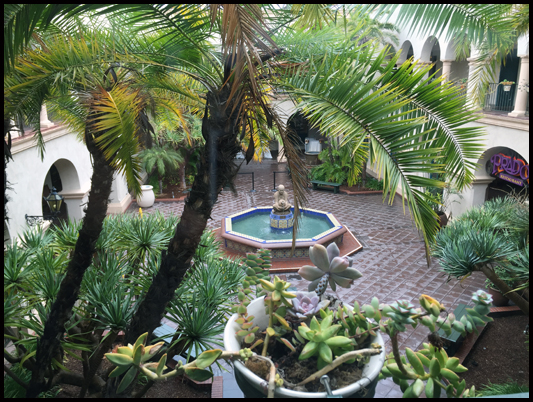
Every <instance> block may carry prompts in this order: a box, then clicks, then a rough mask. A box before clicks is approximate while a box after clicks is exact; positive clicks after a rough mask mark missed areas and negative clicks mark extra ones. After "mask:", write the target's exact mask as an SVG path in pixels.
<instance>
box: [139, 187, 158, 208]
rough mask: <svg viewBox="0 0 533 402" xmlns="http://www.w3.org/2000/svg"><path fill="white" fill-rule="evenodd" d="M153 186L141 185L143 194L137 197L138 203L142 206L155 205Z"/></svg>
mask: <svg viewBox="0 0 533 402" xmlns="http://www.w3.org/2000/svg"><path fill="white" fill-rule="evenodd" d="M153 188H154V187H153V186H148V185H145V186H141V194H140V195H139V196H138V197H137V205H139V206H140V207H141V208H149V207H151V206H152V205H154V201H155V194H154V190H153Z"/></svg>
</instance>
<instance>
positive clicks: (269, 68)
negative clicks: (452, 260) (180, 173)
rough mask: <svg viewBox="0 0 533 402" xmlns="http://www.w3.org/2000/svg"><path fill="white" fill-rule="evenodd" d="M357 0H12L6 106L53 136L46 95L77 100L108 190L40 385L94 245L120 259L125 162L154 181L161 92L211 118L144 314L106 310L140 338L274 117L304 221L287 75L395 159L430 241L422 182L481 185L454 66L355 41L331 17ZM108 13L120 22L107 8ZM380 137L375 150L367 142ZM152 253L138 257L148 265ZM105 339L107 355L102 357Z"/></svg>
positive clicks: (64, 297) (354, 151) (346, 133)
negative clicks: (284, 108)
mask: <svg viewBox="0 0 533 402" xmlns="http://www.w3.org/2000/svg"><path fill="white" fill-rule="evenodd" d="M346 11H347V9H345V8H344V7H342V6H340V7H338V6H336V7H334V8H330V7H329V6H327V5H295V6H294V7H282V8H279V7H274V6H272V5H262V6H260V5H256V4H246V5H239V4H224V5H221V4H217V5H209V6H204V5H197V4H166V5H160V4H135V5H44V6H39V7H37V6H35V7H33V5H13V6H8V7H6V8H5V9H4V16H5V18H4V33H5V35H4V44H5V46H4V48H5V53H4V54H5V58H4V65H5V66H7V68H5V71H7V72H9V75H6V76H5V80H4V81H5V91H4V93H5V97H6V102H5V105H7V106H5V109H4V115H5V116H6V115H8V116H21V117H24V118H26V119H27V121H29V122H31V123H32V124H33V126H34V128H35V130H36V138H37V140H38V141H40V146H41V149H44V143H43V141H42V135H41V132H40V127H39V112H40V108H41V105H42V104H43V102H46V103H47V104H48V103H49V104H50V105H51V107H56V111H60V110H64V111H65V113H64V114H63V116H62V117H63V118H64V119H65V120H66V121H67V122H68V123H69V124H71V126H72V127H77V129H78V131H79V132H80V133H83V135H82V137H83V139H84V140H85V141H86V143H87V146H88V149H89V151H90V152H91V154H92V155H93V159H94V172H93V178H92V183H93V186H94V187H93V189H92V190H91V193H90V196H89V204H88V206H87V215H86V219H85V220H84V222H83V226H82V229H81V230H80V232H79V233H80V236H79V238H78V240H77V241H76V246H75V249H74V254H73V258H72V259H71V260H70V262H69V263H68V267H67V268H66V269H64V271H66V275H65V279H64V280H63V282H62V283H61V286H60V289H59V291H58V293H57V294H58V296H57V303H54V304H53V307H52V308H51V310H50V313H49V317H50V318H49V319H48V320H47V321H46V320H45V319H44V317H46V313H47V311H45V310H43V311H41V313H42V314H41V315H42V317H43V320H42V321H41V322H42V323H44V322H45V321H46V325H45V329H44V333H43V335H42V336H41V338H40V340H39V345H38V348H37V353H36V358H37V362H38V364H36V365H35V369H34V372H33V377H32V383H31V384H32V385H31V387H30V391H29V392H28V396H36V395H37V394H38V393H39V392H40V391H41V390H43V389H44V388H45V384H46V380H45V377H47V378H50V377H51V374H52V373H51V372H50V371H49V370H50V369H49V365H50V362H51V361H55V362H57V363H59V360H60V359H58V358H57V357H58V354H59V353H60V350H59V349H58V343H57V341H56V340H57V339H58V338H60V335H61V334H62V333H63V332H64V327H65V325H66V326H67V327H69V328H70V325H74V324H72V323H70V322H68V323H67V321H68V319H69V317H70V316H71V315H70V311H71V309H72V308H73V306H74V303H75V302H76V300H77V299H78V298H79V297H78V296H79V295H78V293H77V289H80V284H81V282H82V278H83V277H84V273H85V271H86V270H87V269H88V268H89V266H90V264H91V261H92V259H93V257H92V256H93V254H94V253H95V251H97V250H101V251H104V253H102V252H101V253H100V254H96V258H95V262H94V263H96V264H98V262H99V261H100V259H102V260H106V261H107V257H106V256H105V255H106V253H105V252H107V250H108V249H110V248H111V249H112V242H109V241H106V240H105V238H104V240H100V239H101V238H102V236H99V235H100V234H101V233H102V234H110V233H113V232H114V228H113V227H109V225H108V224H105V223H104V217H105V212H106V209H107V199H108V196H109V193H110V189H111V182H112V177H113V174H114V172H115V171H120V172H123V173H124V174H125V176H126V178H127V180H128V183H129V185H130V187H131V188H132V189H133V190H136V191H138V189H139V183H138V180H137V179H138V178H139V175H140V160H139V159H138V156H136V155H138V152H139V151H140V150H141V148H142V146H141V143H142V141H141V138H146V137H147V133H148V132H149V131H150V130H151V125H150V123H149V121H148V117H147V116H148V114H146V113H144V112H145V111H147V110H148V109H151V108H152V105H154V104H157V105H161V106H160V107H162V108H165V109H166V110H168V111H169V112H171V113H173V114H174V115H175V116H176V118H177V119H178V120H179V119H181V117H180V115H182V114H183V110H187V111H188V112H190V113H196V114H197V115H198V116H199V117H201V118H202V128H201V134H202V137H203V139H204V140H205V144H204V146H203V147H202V148H201V151H200V154H199V157H198V163H197V172H196V177H195V180H194V183H193V186H192V189H191V192H190V195H189V197H188V198H187V201H186V204H185V208H184V212H183V214H182V216H181V219H180V221H179V222H178V223H177V225H176V227H175V231H174V234H173V235H172V236H171V237H170V241H169V243H168V246H167V248H166V251H165V252H163V253H162V254H161V257H160V258H159V257H158V256H157V255H156V256H155V257H154V256H153V255H151V254H149V255H147V256H146V258H147V261H152V262H153V264H152V265H150V264H149V266H151V267H154V269H153V270H152V271H153V272H152V275H149V276H147V277H150V278H151V283H150V286H149V288H148V289H147V290H146V291H145V292H143V293H142V294H141V293H139V294H138V295H135V297H137V296H138V297H139V298H138V299H136V303H138V304H136V308H135V309H133V316H132V317H131V320H129V318H130V316H129V315H128V316H127V317H126V316H125V315H124V314H126V313H128V314H129V313H130V312H129V311H127V312H126V311H123V310H122V309H120V308H119V307H120V306H119V305H118V304H119V300H120V299H121V298H124V297H131V300H133V299H134V295H133V294H130V293H127V296H126V294H125V293H124V292H123V291H121V292H122V293H120V292H118V291H117V292H118V293H116V295H115V296H114V298H112V300H113V303H117V305H116V308H113V309H109V311H108V312H107V313H105V314H107V316H108V317H113V318H114V319H116V323H115V326H116V328H118V327H119V326H123V325H124V323H125V322H128V320H129V324H128V325H127V328H126V339H125V341H126V342H128V343H132V344H133V343H135V341H136V340H137V339H139V337H140V336H141V334H143V333H145V332H147V331H148V332H150V333H151V332H152V331H153V330H154V329H155V328H157V327H158V326H159V325H160V321H161V319H162V317H163V316H164V314H165V311H166V310H165V309H166V306H167V305H168V303H169V302H170V300H171V299H172V297H173V296H174V293H175V291H176V289H177V288H178V287H179V285H180V284H181V283H182V282H183V280H184V278H185V277H186V273H187V271H188V270H189V269H190V268H191V263H192V261H194V256H195V254H196V252H197V249H198V248H199V245H201V244H202V236H203V233H204V229H205V227H206V224H207V220H208V218H209V217H210V216H211V212H212V209H213V206H214V203H215V202H216V200H217V197H218V193H219V191H221V189H222V188H223V186H224V185H225V184H227V183H231V182H232V181H233V179H234V177H235V175H236V173H237V170H238V166H237V165H235V164H234V162H233V160H234V157H235V155H236V154H237V153H238V152H239V151H240V150H242V149H243V148H242V144H243V143H244V144H245V147H246V151H245V156H246V160H247V161H250V160H251V159H252V158H253V157H254V155H256V154H257V152H256V144H258V143H260V141H259V142H258V138H260V137H261V135H262V134H261V133H262V132H265V131H266V128H267V127H269V128H270V127H274V129H275V131H276V132H277V133H279V136H280V138H281V142H282V144H283V146H284V152H285V156H286V157H287V161H288V166H289V169H290V171H291V178H292V181H293V188H294V199H295V218H296V220H295V231H294V232H295V233H296V230H297V228H298V222H299V220H298V217H299V211H300V206H302V205H304V204H305V202H306V188H307V186H306V184H307V172H306V170H305V166H304V165H303V162H302V161H301V160H300V159H299V157H298V153H297V150H296V148H295V147H294V141H293V140H292V138H291V135H290V133H288V132H287V130H286V127H285V124H284V122H283V121H282V120H281V119H280V118H279V116H278V115H277V113H276V111H275V110H274V109H273V108H272V106H271V104H270V98H269V96H270V94H273V93H274V91H273V89H274V88H280V89H281V90H283V91H285V92H286V93H288V94H289V95H290V96H291V97H292V99H293V100H294V101H295V104H296V108H297V110H298V111H301V112H302V113H303V114H304V115H305V116H306V117H307V118H308V119H309V120H310V121H311V123H312V124H313V125H314V126H316V127H318V128H319V129H320V130H321V131H322V132H323V133H326V135H327V136H329V137H331V138H336V140H337V141H339V144H340V146H341V147H342V146H346V144H350V149H351V155H352V157H353V158H356V160H357V158H360V159H361V160H363V153H366V152H368V155H369V158H370V163H372V164H375V165H376V168H377V169H378V171H381V172H382V175H383V181H384V189H385V191H384V197H387V196H388V195H389V196H390V197H389V200H390V201H392V197H393V195H394V193H395V191H396V189H397V188H401V191H402V193H403V195H404V197H405V200H406V201H407V204H408V207H409V209H410V211H411V215H412V216H413V219H414V221H415V224H416V225H417V227H418V228H420V229H421V232H422V233H423V235H424V239H425V240H426V244H427V245H429V244H430V243H431V242H432V240H433V239H434V237H435V234H436V231H437V224H436V219H435V213H434V212H433V211H432V210H431V209H430V208H429V207H428V205H427V203H426V197H425V195H424V191H423V189H424V188H425V187H428V186H432V187H443V186H444V183H443V182H441V181H439V180H435V179H429V178H426V177H425V175H428V174H434V173H442V172H444V171H446V172H447V173H448V176H447V179H449V180H454V181H456V182H457V183H458V186H459V188H464V187H465V186H466V185H468V184H469V183H470V182H471V181H472V179H473V163H472V162H470V161H471V160H477V159H478V157H479V153H480V151H481V146H480V144H479V142H478V136H479V135H480V133H481V132H480V130H479V129H478V128H465V127H464V126H463V125H464V124H465V123H469V122H472V121H473V120H474V119H475V118H474V116H473V115H472V113H471V112H470V111H469V110H467V109H466V108H465V101H464V98H461V97H460V96H458V92H457V91H456V90H455V89H454V88H453V87H452V86H451V85H448V84H445V83H443V82H442V81H441V80H439V79H437V80H435V81H433V82H429V81H430V80H429V79H427V78H425V76H426V74H427V72H428V69H429V67H428V68H419V66H417V64H416V63H412V64H410V63H405V64H404V65H402V66H401V67H400V68H398V69H395V64H396V62H397V60H398V55H396V56H395V57H392V58H390V55H389V54H388V50H387V49H384V50H382V51H379V50H377V49H376V48H375V46H374V43H373V42H372V41H369V42H366V41H362V42H364V43H359V42H355V41H352V40H351V38H352V37H354V36H356V37H357V36H361V37H362V33H363V31H361V32H362V33H361V35H358V33H357V32H353V31H352V32H350V36H347V34H346V31H345V30H338V29H335V28H334V27H326V25H328V24H329V25H334V24H335V22H336V21H337V20H338V21H341V20H344V19H345V18H344V16H346V15H347V14H346ZM84 12H85V13H86V14H84V15H83V17H80V16H81V14H82V13H84ZM96 12H98V13H99V15H98V18H96V15H95V13H96ZM103 14H105V16H106V17H105V18H107V20H106V23H105V24H104V23H101V21H102V20H101V19H100V18H104V17H102V15H103ZM337 17H343V18H337ZM85 18H88V19H85ZM81 21H84V23H81ZM86 21H88V22H87V23H85V22H86ZM35 27H39V29H44V28H47V29H48V30H47V31H46V32H47V33H46V34H42V35H41V36H38V37H36V39H35V40H36V42H35V44H33V43H32V47H31V48H26V47H25V45H27V44H28V43H30V40H31V38H32V35H33V33H34V28H35ZM109 27H115V28H112V29H109ZM311 27H314V28H315V29H314V30H313V29H311ZM39 32H42V31H41V30H39ZM209 40H212V41H214V42H217V43H218V44H219V45H217V46H213V45H212V44H211V43H210V42H209ZM20 54H22V56H21V57H19V58H17V56H18V55H20ZM280 60H281V61H280ZM202 111H203V113H202ZM58 113H59V112H58ZM180 124H182V123H180ZM182 127H184V125H183V124H182ZM365 141H368V148H366V147H365V146H363V144H364V143H365ZM430 161H436V162H437V163H433V164H431V163H429V162H430ZM421 188H422V190H421ZM136 236H137V235H136ZM99 237H100V239H99ZM110 246H111V247H110ZM49 257H50V256H48V257H46V258H49ZM43 258H45V257H43ZM139 258H140V260H138V263H139V264H143V263H145V262H146V261H144V260H143V259H142V258H144V257H142V256H141V257H139ZM67 261H68V259H67ZM133 261H134V262H135V260H133ZM130 263H131V261H129V262H128V264H130ZM120 267H122V266H120ZM157 267H158V269H156V268H157ZM116 268H117V269H119V266H118V265H117V266H116ZM120 269H121V270H122V269H123V271H122V272H124V274H123V275H124V280H125V281H126V280H127V281H134V280H135V276H134V275H131V274H129V273H130V272H132V271H129V269H131V270H135V269H136V267H130V266H129V265H126V266H125V268H120ZM60 274H61V271H60V272H56V270H55V268H54V270H53V272H52V271H49V273H47V275H48V276H49V278H50V283H52V282H53V281H52V279H53V280H57V275H60ZM54 275H56V276H54ZM102 275H104V274H102ZM144 280H145V281H147V278H144ZM119 281H120V280H119ZM128 283H129V282H128ZM54 289H55V288H54ZM73 289H74V291H73ZM54 291H55V290H54ZM50 295H51V294H50ZM128 300H129V299H128ZM39 308H40V309H41V307H39ZM43 308H44V307H43ZM95 308H96V307H95ZM41 310H42V309H41ZM102 312H103V310H102ZM69 339H70V337H69ZM107 339H110V338H109V337H108V338H107ZM104 346H106V345H104ZM104 346H102V348H101V349H99V350H98V352H97V353H96V354H95V355H93V356H99V354H100V352H101V351H103V350H104V349H105V347H104ZM95 359H97V357H95ZM45 372H46V373H47V374H48V375H47V376H45ZM121 380H122V378H117V379H115V380H113V381H111V383H112V384H111V385H110V387H108V391H109V392H108V393H107V394H106V395H107V396H114V395H116V392H115V391H116V389H117V386H118V384H119V383H120V381H121ZM87 386H88V385H87V384H86V387H87Z"/></svg>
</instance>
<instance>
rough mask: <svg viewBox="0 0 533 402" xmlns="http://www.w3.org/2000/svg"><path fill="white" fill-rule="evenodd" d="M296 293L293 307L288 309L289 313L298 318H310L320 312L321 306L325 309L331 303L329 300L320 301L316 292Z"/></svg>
mask: <svg viewBox="0 0 533 402" xmlns="http://www.w3.org/2000/svg"><path fill="white" fill-rule="evenodd" d="M295 294H296V298H295V299H292V308H290V309H289V310H287V313H289V314H290V315H291V316H293V317H296V318H302V319H306V318H310V317H312V316H314V315H315V314H318V312H319V310H320V309H321V308H324V309H325V308H326V307H327V306H328V305H329V300H323V301H320V298H319V297H318V295H317V294H316V292H295Z"/></svg>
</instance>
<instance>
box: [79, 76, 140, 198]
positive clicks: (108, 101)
mask: <svg viewBox="0 0 533 402" xmlns="http://www.w3.org/2000/svg"><path fill="white" fill-rule="evenodd" d="M98 89H99V91H98V92H95V93H94V94H93V101H92V110H93V111H94V115H92V116H91V115H89V119H88V123H87V124H88V125H89V126H90V127H91V128H92V130H91V131H92V135H93V137H94V140H95V142H96V144H97V145H98V146H99V147H100V148H102V151H103V152H104V155H105V157H106V159H107V160H109V162H110V164H111V165H112V166H113V167H114V168H115V169H116V170H117V171H119V172H121V173H123V174H124V176H125V177H126V181H127V183H128V186H129V187H130V188H131V189H132V190H133V192H134V194H135V195H137V194H140V192H141V185H140V180H141V174H140V172H141V161H140V158H139V157H138V156H137V154H138V153H139V151H140V144H139V137H138V133H137V130H138V127H137V125H136V124H135V123H136V116H137V115H138V114H139V113H140V112H141V110H142V109H143V106H144V105H143V101H142V99H141V98H140V97H139V92H138V91H136V92H130V90H129V88H128V87H127V86H125V85H124V86H120V85H116V86H115V87H114V88H113V89H112V90H111V91H107V90H105V89H104V88H102V87H100V88H98Z"/></svg>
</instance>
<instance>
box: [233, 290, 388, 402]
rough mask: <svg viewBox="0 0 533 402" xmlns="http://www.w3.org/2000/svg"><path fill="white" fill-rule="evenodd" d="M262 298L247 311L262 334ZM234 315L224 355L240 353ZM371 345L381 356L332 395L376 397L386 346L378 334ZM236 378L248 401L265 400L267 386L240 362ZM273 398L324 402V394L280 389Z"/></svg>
mask: <svg viewBox="0 0 533 402" xmlns="http://www.w3.org/2000/svg"><path fill="white" fill-rule="evenodd" d="M263 299H264V296H263V297H260V298H258V299H255V300H253V301H252V302H251V303H250V304H249V305H248V307H247V309H248V314H250V315H253V316H254V317H255V318H254V324H255V325H257V326H259V328H260V330H265V328H266V327H267V326H268V315H267V314H265V307H264V303H263ZM236 319H237V314H233V316H231V318H230V319H229V321H228V323H227V324H226V328H225V330H224V348H225V349H226V350H227V351H238V350H240V349H241V346H240V345H241V341H242V337H238V336H236V334H235V333H236V332H237V331H238V330H240V329H241V328H240V326H239V325H238V324H237V323H236V322H235V320H236ZM372 342H377V343H379V344H380V345H381V346H382V352H381V353H380V354H379V355H375V356H371V357H370V361H369V363H368V364H367V365H366V366H365V367H364V369H363V376H362V378H361V379H360V380H359V381H357V382H355V383H353V384H351V385H349V386H347V387H344V388H340V389H337V390H334V391H333V395H337V396H341V397H343V398H346V397H352V398H353V397H367V398H372V397H373V396H374V393H375V388H376V385H377V382H378V375H379V373H380V371H381V368H382V367H383V363H384V361H385V343H384V341H383V338H382V337H381V334H380V333H379V332H378V333H377V335H376V336H375V337H374V338H373V339H372ZM234 367H235V378H236V380H237V384H238V385H239V387H240V389H241V390H242V392H243V393H244V395H245V397H248V398H264V397H266V392H267V391H266V390H267V387H266V384H267V382H266V381H265V380H264V379H262V378H261V377H259V376H257V375H256V374H254V373H253V372H252V371H250V370H249V369H247V368H246V367H245V365H244V364H243V363H241V362H240V361H236V362H235V365H234ZM274 396H275V397H276V398H325V397H326V396H327V394H326V392H301V391H294V390H290V389H287V388H283V387H281V388H280V387H276V390H275V394H274Z"/></svg>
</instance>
